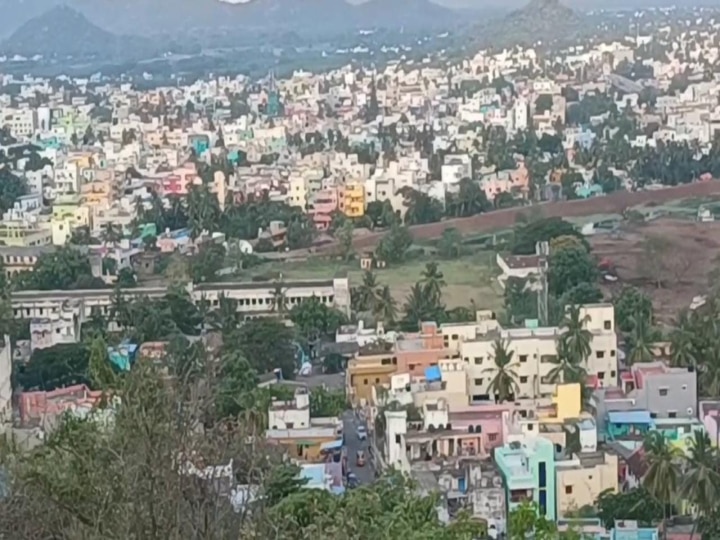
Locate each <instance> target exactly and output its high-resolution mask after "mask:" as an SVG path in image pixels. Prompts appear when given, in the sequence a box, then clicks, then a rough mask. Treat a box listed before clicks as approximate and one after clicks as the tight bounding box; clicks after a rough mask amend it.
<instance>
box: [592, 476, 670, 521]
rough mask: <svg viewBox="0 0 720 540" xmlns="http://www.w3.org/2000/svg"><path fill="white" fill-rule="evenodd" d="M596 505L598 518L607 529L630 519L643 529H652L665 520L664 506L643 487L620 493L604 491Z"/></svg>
mask: <svg viewBox="0 0 720 540" xmlns="http://www.w3.org/2000/svg"><path fill="white" fill-rule="evenodd" d="M595 505H596V506H597V509H598V513H597V516H598V518H600V520H601V521H602V523H603V525H605V527H606V528H607V529H612V528H613V527H615V522H617V521H624V520H628V519H629V520H634V521H637V522H638V524H639V525H640V526H642V527H650V526H653V525H654V524H655V523H657V522H658V521H660V520H662V518H663V506H662V504H660V503H659V502H658V501H657V499H655V498H654V497H653V496H652V495H650V493H648V491H647V490H646V489H645V488H644V487H642V486H638V487H636V488H633V489H630V490H628V491H624V492H619V493H615V492H614V491H612V490H606V491H603V492H602V493H601V494H600V495H599V496H598V498H597V501H595Z"/></svg>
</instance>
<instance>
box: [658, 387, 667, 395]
mask: <svg viewBox="0 0 720 540" xmlns="http://www.w3.org/2000/svg"><path fill="white" fill-rule="evenodd" d="M660 395H661V396H667V395H668V389H667V388H661V389H660Z"/></svg>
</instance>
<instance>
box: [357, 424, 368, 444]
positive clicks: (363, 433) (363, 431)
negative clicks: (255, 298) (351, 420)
mask: <svg viewBox="0 0 720 540" xmlns="http://www.w3.org/2000/svg"><path fill="white" fill-rule="evenodd" d="M356 433H357V438H358V440H359V441H366V440H367V428H366V427H365V426H358V427H357V431H356Z"/></svg>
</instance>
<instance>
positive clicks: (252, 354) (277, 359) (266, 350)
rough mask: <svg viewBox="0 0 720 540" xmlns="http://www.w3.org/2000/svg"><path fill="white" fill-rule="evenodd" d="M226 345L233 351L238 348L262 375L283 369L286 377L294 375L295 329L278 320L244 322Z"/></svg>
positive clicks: (260, 319)
mask: <svg viewBox="0 0 720 540" xmlns="http://www.w3.org/2000/svg"><path fill="white" fill-rule="evenodd" d="M223 345H224V346H225V343H223ZM227 348H229V350H230V351H232V350H234V349H235V348H237V350H238V351H240V352H241V353H242V355H243V356H244V357H245V358H247V359H248V361H249V362H250V365H251V366H252V368H253V369H254V370H255V371H257V372H258V373H260V374H262V373H270V372H272V371H273V370H274V369H280V370H282V373H283V377H284V378H286V379H292V378H294V376H295V367H296V364H295V350H294V348H293V336H292V330H291V329H290V328H288V327H287V326H286V325H285V324H284V323H282V322H281V321H279V320H277V319H274V318H259V319H251V320H249V321H245V323H244V324H243V325H242V326H240V327H239V328H238V329H237V330H236V332H234V333H233V335H232V336H231V339H229V340H228V343H227Z"/></svg>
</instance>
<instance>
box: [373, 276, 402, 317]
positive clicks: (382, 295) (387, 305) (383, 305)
mask: <svg viewBox="0 0 720 540" xmlns="http://www.w3.org/2000/svg"><path fill="white" fill-rule="evenodd" d="M376 294H377V303H376V305H375V311H374V312H373V315H374V316H375V318H376V319H378V320H382V321H383V322H384V323H385V324H393V323H394V322H395V320H396V319H397V301H396V300H395V299H394V298H393V296H392V293H391V292H390V287H389V286H387V285H384V286H383V287H382V288H378V290H377V293H376Z"/></svg>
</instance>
